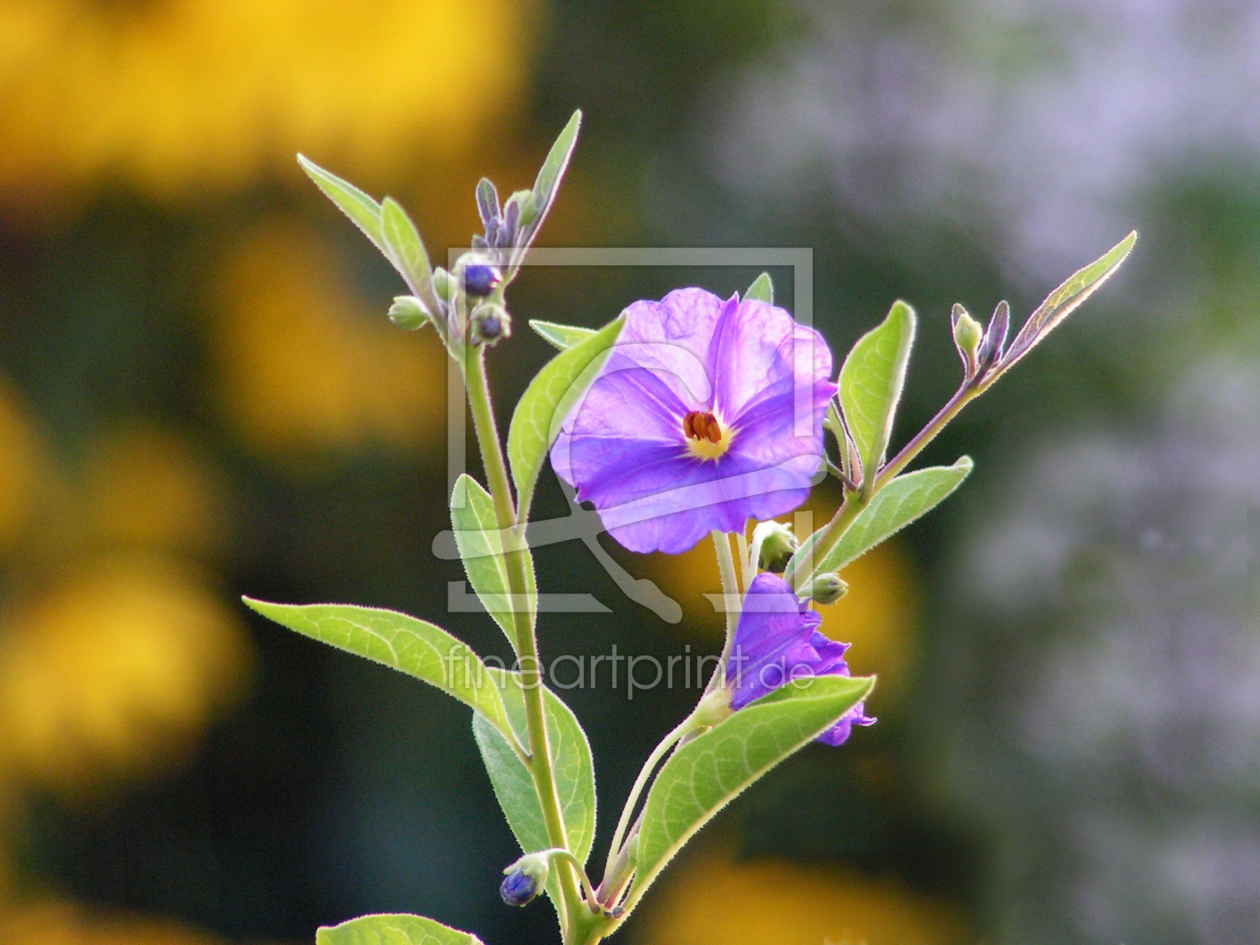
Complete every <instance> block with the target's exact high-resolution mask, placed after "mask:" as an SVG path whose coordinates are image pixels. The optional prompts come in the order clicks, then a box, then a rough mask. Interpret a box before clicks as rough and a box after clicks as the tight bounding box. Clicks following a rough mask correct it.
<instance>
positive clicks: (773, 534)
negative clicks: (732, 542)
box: [753, 522, 799, 574]
mask: <svg viewBox="0 0 1260 945" xmlns="http://www.w3.org/2000/svg"><path fill="white" fill-rule="evenodd" d="M758 541H760V545H759V547H760V549H761V552H760V554H759V555H758V556H757V566H758V567H759V568H762V569H764V570H766V571H773V572H775V573H776V574H782V573H783V569H784V568H786V567H787V563H788V560H789V559H790V558H791V557H792V555H794V554H796V549H797V548H798V547H799V543H798V542H797V540H796V536H795V535H793V534H792V529H791V528H789V527H788V526H787V525H783V524H781V523H779V522H760V523H758V525H757V527H756V528H755V529H753V545H754V546H758Z"/></svg>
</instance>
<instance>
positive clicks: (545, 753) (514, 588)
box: [464, 345, 583, 941]
mask: <svg viewBox="0 0 1260 945" xmlns="http://www.w3.org/2000/svg"><path fill="white" fill-rule="evenodd" d="M466 350H467V354H466V356H465V360H464V380H465V383H466V385H467V387H468V405H469V407H470V409H471V411H472V417H473V428H474V430H475V431H476V434H477V445H478V446H479V447H480V448H481V461H482V464H483V465H484V466H485V469H486V479H487V480H488V481H489V485H490V493H491V495H492V496H493V498H494V512H495V518H496V519H497V520H498V525H499V530H500V534H501V535H502V536H503V543H504V558H505V560H506V562H507V572H508V590H509V592H510V594H511V599H512V600H513V601H517V602H520V601H525V600H527V595H528V591H529V580H528V576H527V573H526V569H527V568H528V567H529V565H528V562H527V561H526V559H525V549H524V544H523V538H522V537H521V536H520V535H518V534H517V532H516V529H515V525H516V509H515V508H514V506H513V502H512V492H511V487H510V486H509V484H508V474H507V465H506V463H504V461H503V448H502V446H501V445H500V443H499V432H498V428H497V427H496V426H495V422H494V411H493V409H492V408H491V406H490V390H489V386H488V385H487V383H486V361H485V349H484V348H482V347H481V346H480V345H476V346H469V347H468V348H467V349H466ZM530 610H531V609H530V608H528V607H527V608H524V609H522V608H520V607H515V606H514V607H513V608H512V626H513V629H514V630H515V635H516V653H517V657H518V659H519V661H520V666H521V692H522V694H523V696H524V697H525V722H526V726H527V729H528V731H529V747H530V754H529V764H528V765H527V767H528V768H529V772H530V774H531V775H532V776H533V778H534V786H535V787H536V789H537V792H538V800H539V803H540V804H541V806H542V814H543V822H544V824H545V825H546V827H547V838H548V839H549V840H550V841H551V845H552V846H553V847H557V848H559V849H562V850H568V849H569V838H568V835H567V832H566V830H565V826H564V814H563V813H562V811H561V808H560V797H559V795H558V793H557V792H556V779H555V773H554V772H553V771H552V769H551V750H550V747H549V746H548V744H547V715H546V710H545V708H544V704H543V689H542V666H541V664H540V662H539V659H538V640H537V639H536V638H535V636H534V627H533V622H532V620H531V619H530ZM556 873H557V875H558V876H559V879H560V889H561V895H562V898H563V899H564V902H560V903H556V911H557V912H559V913H560V915H561V916H562V917H563V920H562V925H563V926H564V927H565V929H566V932H565V937H566V941H567V940H568V935H569V931H568V930H570V929H576V928H578V927H579V926H580V925H581V924H582V919H583V917H582V914H581V913H582V896H581V893H580V892H579V891H578V885H577V880H576V879H575V878H574V875H573V870H572V868H571V866H570V864H568V863H567V862H561V863H560V864H558V865H557V869H556Z"/></svg>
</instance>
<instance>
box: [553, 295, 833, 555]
mask: <svg viewBox="0 0 1260 945" xmlns="http://www.w3.org/2000/svg"><path fill="white" fill-rule="evenodd" d="M625 314H626V326H625V328H624V329H623V330H622V333H621V337H620V339H619V340H618V342H617V344H616V345H614V347H613V350H612V354H611V355H610V357H609V359H608V361H607V363H606V364H605V366H604V368H603V370H602V372H601V373H600V376H599V377H598V378H597V379H596V381H595V383H594V384H593V385H592V386H591V388H590V390H589V392H588V393H587V394H586V396H585V398H584V399H583V400H582V401H581V402H580V403H579V404H578V405H577V406H576V407H575V408H574V409H573V410H572V411H571V412H570V414H569V416H568V417H566V418H565V421H564V424H563V427H562V430H561V434H560V436H559V438H558V439H557V440H556V444H555V446H554V447H553V448H552V451H551V463H552V466H553V467H554V468H555V470H556V473H557V474H558V475H559V476H560V478H561V479H563V480H564V481H565V482H568V483H569V484H570V485H573V486H576V487H577V497H578V499H579V500H580V501H587V500H589V501H591V502H593V503H594V504H595V508H596V509H597V510H598V511H599V513H600V517H601V519H602V521H603V523H604V526H605V527H606V528H607V529H608V531H609V533H610V534H611V535H612V536H613V537H614V538H615V539H617V541H619V542H620V543H621V544H622V545H624V546H625V547H626V548H629V549H630V550H631V551H638V552H648V551H665V552H669V553H672V554H676V553H679V552H683V551H686V550H687V549H689V548H691V547H692V546H693V545H695V543H696V542H697V541H699V540H700V539H701V538H702V537H704V535H706V534H707V533H708V532H710V531H713V530H714V529H717V530H719V531H725V532H733V531H740V530H742V529H743V527H744V523H745V522H746V521H747V520H748V519H749V518H755V519H763V520H764V519H769V518H773V517H774V516H776V515H782V514H784V513H786V512H790V511H792V510H793V509H794V508H796V507H797V506H799V505H800V504H801V503H802V502H804V501H805V499H806V497H807V496H808V494H809V488H810V485H811V481H812V479H813V477H814V474H815V473H816V472H817V471H818V468H819V466H820V465H821V463H822V460H823V456H824V453H823V439H822V422H823V416H824V414H825V413H826V409H827V401H828V400H829V399H830V398H831V396H832V395H833V394H834V393H835V390H836V388H835V385H834V384H832V383H831V381H830V379H829V378H830V377H831V352H830V351H829V350H828V348H827V344H826V342H825V341H823V339H822V336H820V335H819V334H818V333H817V332H816V331H814V330H813V329H812V328H808V327H806V326H804V325H798V324H797V323H796V322H795V320H793V318H792V316H791V315H789V314H788V313H787V312H785V311H784V310H783V309H781V308H776V307H775V306H773V305H770V304H768V303H766V302H758V301H753V300H745V301H743V302H740V301H739V299H738V297H736V296H733V297H732V298H730V299H729V300H727V301H726V302H723V301H722V300H721V299H719V298H718V297H717V296H716V295H713V294H712V293H711V292H706V291H704V290H703V289H678V290H676V291H674V292H671V293H669V295H667V296H665V298H664V299H662V300H661V301H660V302H647V301H645V302H635V303H634V304H633V305H631V306H630V307H629V308H627V309H626V311H625Z"/></svg>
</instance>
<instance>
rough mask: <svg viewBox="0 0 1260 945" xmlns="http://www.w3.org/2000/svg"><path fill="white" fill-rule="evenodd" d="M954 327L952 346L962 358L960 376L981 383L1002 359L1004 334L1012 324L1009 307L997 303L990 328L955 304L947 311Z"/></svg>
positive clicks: (970, 381) (1003, 303) (1002, 303)
mask: <svg viewBox="0 0 1260 945" xmlns="http://www.w3.org/2000/svg"><path fill="white" fill-rule="evenodd" d="M949 317H950V322H951V323H952V325H953V328H954V347H956V348H957V349H958V356H959V357H960V358H962V362H963V374H964V378H965V380H966V381H967V382H969V383H973V384H978V383H980V382H981V381H983V380H984V379H985V378H986V377H987V376H988V375H989V374H990V372H991V370H992V369H993V367H994V366H996V365H997V364H998V363H999V362H1000V361H1001V360H1002V355H1003V353H1004V349H1005V347H1006V333H1007V331H1008V329H1009V327H1010V323H1011V307H1010V306H1009V305H1007V304H1006V302H1005V301H1002V302H999V303H998V306H997V308H996V309H994V310H993V316H992V317H991V318H990V319H989V327H988V328H987V329H982V328H981V327H980V323H979V322H978V321H976V320H975V319H974V318H972V317H971V314H970V313H969V312H968V311H967V310H966V309H965V308H963V307H962V306H961V305H958V304H955V305H954V308H953V311H951V312H950V316H949Z"/></svg>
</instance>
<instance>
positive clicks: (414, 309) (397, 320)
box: [389, 295, 431, 331]
mask: <svg viewBox="0 0 1260 945" xmlns="http://www.w3.org/2000/svg"><path fill="white" fill-rule="evenodd" d="M430 318H431V316H430V315H429V313H428V311H427V310H426V309H425V307H424V303H422V302H421V301H420V300H419V299H418V298H416V297H415V296H414V295H399V296H395V298H394V304H393V305H391V306H390V307H389V320H390V321H391V322H393V323H394V324H395V325H397V326H398V327H399V328H401V329H403V330H404V331H415V330H416V329H418V328H423V327H424V326H425V325H426V324H428V322H429V319H430Z"/></svg>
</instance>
